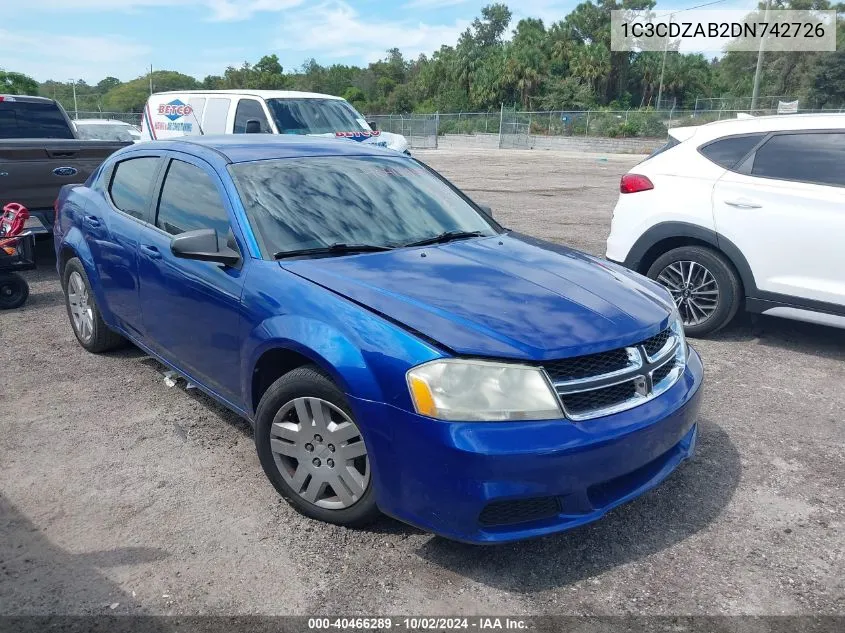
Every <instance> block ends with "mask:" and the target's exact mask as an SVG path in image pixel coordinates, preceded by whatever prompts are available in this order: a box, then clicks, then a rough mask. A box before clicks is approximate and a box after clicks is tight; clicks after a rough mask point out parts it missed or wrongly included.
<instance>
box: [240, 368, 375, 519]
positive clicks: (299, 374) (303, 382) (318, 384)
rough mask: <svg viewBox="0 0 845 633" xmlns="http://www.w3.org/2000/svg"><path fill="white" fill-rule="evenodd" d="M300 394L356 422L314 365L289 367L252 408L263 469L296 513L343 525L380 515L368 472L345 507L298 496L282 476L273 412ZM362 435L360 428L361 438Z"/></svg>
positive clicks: (341, 394) (278, 410)
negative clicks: (274, 447)
mask: <svg viewBox="0 0 845 633" xmlns="http://www.w3.org/2000/svg"><path fill="white" fill-rule="evenodd" d="M304 397H308V398H319V399H322V400H325V401H326V402H328V403H330V404H332V405H334V406H335V407H337V408H338V409H340V410H341V411H342V412H343V413H344V414H345V415H346V416H348V417H349V419H350V420H351V421H352V422H353V423H355V425H356V426H357V422H355V418H354V416H353V414H352V410H351V409H350V407H349V403H348V402H347V400H346V397H345V396H344V394H343V392H342V391H341V390H340V389H338V388H337V386H336V385H335V384H334V382H332V380H331V379H330V378H329V377H328V376H326V375H325V374H324V373H323V372H322V371H321V370H320V369H319V368H318V367H315V366H313V365H306V366H303V367H298V368H296V369H293V370H291V371H290V372H288V373H286V374H284V375H283V376H282V377H281V378H279V379H278V380H276V382H274V383H273V384H272V385H270V387H269V388H268V389H267V391H266V392H265V393H264V395H263V396H262V398H261V402H260V403H259V405H258V409H257V411H256V416H255V418H256V419H255V447H256V450H257V451H258V459H259V461H260V462H261V467H262V468H263V469H264V473H265V474H266V475H267V478H268V479H269V480H270V482H271V483H272V484H273V486H274V487H275V488H276V490H277V491H278V492H279V494H280V495H282V497H284V498H285V500H286V501H287V502H288V503H289V504H290V505H291V506H293V508H294V509H295V510H296V511H297V512H299V513H300V514H303V515H305V516H307V517H310V518H312V519H317V520H319V521H324V522H326V523H334V524H336V525H343V526H346V527H361V526H364V525H366V524H368V523H371V522H372V521H374V520H375V519H377V518H378V517H379V516H380V515H381V513H380V512H379V509H378V507H377V506H376V501H375V492H374V490H373V489H374V483H373V480H372V476H370V477H369V484H368V486H367V488H366V490H365V491H364V493H363V494H362V495H361V497H360V498H359V499H358V500H357V501H355V502H354V503H353V504H352V505H350V506H349V507H345V508H341V509H328V508H323V507H320V506H317V505H314V504H313V503H311V502H309V501H307V500H306V499H304V498H303V497H302V496H300V494H299V492H298V491H295V490H294V489H293V488H292V487H291V486H290V485H289V484H288V482H287V481H286V480H285V478H284V477H283V476H282V474H281V472H280V470H279V466H278V465H277V462H276V459H275V458H274V455H273V451H272V450H271V428H272V426H273V423H274V421H275V419H276V416H277V414H279V413H280V412H281V411H282V410H283V408H284V407H285V406H286V405H288V404H289V403H291V402H292V401H293V400H295V399H297V398H304ZM359 430H360V428H359ZM363 439H364V438H363V432H361V440H362V441H363ZM299 468H301V466H299Z"/></svg>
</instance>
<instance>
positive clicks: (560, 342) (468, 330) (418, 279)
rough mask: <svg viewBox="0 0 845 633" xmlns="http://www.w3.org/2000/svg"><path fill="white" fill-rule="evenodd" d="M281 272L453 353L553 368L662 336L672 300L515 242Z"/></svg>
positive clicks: (552, 248) (595, 264)
mask: <svg viewBox="0 0 845 633" xmlns="http://www.w3.org/2000/svg"><path fill="white" fill-rule="evenodd" d="M280 265H281V266H282V267H283V268H285V269H287V270H289V271H290V272H293V273H295V274H297V275H299V276H301V277H304V278H305V279H308V280H310V281H312V282H314V283H316V284H319V285H320V286H323V287H325V288H327V289H329V290H331V291H333V292H335V293H337V294H339V295H341V296H343V297H346V298H347V299H350V300H351V301H354V302H356V303H358V304H359V305H361V306H363V307H365V308H366V309H368V310H371V311H373V312H375V313H378V314H381V315H382V316H384V317H386V318H387V319H389V320H391V321H394V322H396V323H399V324H401V325H402V326H404V327H405V328H407V329H408V330H410V331H412V332H415V333H417V334H419V335H422V336H423V337H424V338H427V339H429V340H431V341H434V342H436V343H437V344H439V345H440V346H442V347H444V348H446V349H447V350H448V351H451V352H453V353H455V354H460V355H467V356H484V357H494V358H512V359H521V360H533V361H540V360H550V359H555V358H567V357H571V356H579V355H582V354H591V353H595V352H601V351H606V350H608V349H614V348H616V347H622V346H624V345H628V344H631V343H634V342H638V341H641V340H644V339H646V338H648V337H650V336H652V335H654V334H656V333H658V332H659V331H661V329H663V328H664V327H666V325H667V323H668V319H669V315H670V312H671V303H670V301H669V300H668V299H667V294H666V293H665V291H663V290H662V289H661V288H660V287H659V286H657V285H656V284H655V283H653V282H651V281H649V280H647V279H645V278H643V277H640V276H639V275H634V274H633V273H630V272H628V271H626V270H624V269H622V268H621V267H618V266H616V265H615V264H610V263H608V262H605V261H603V260H599V259H597V258H593V257H590V256H588V255H585V254H583V253H579V252H577V251H573V250H570V249H568V248H565V247H561V246H557V245H554V244H550V243H547V242H543V241H540V240H535V239H533V238H530V237H527V236H521V235H517V234H513V233H510V234H507V235H498V236H495V237H489V238H481V239H473V240H465V241H457V242H451V243H448V244H444V245H440V246H427V247H422V248H401V249H396V250H393V251H386V252H383V253H368V254H361V255H351V256H344V257H327V258H319V259H301V260H296V261H284V262H280Z"/></svg>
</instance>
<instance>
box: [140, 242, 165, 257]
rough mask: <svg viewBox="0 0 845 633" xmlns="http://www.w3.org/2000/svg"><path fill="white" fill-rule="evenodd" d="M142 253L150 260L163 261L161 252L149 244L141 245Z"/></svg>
mask: <svg viewBox="0 0 845 633" xmlns="http://www.w3.org/2000/svg"><path fill="white" fill-rule="evenodd" d="M140 248H141V252H142V253H144V255H146V256H147V257H149V258H150V259H161V252H160V251H159V250H158V249H157V248H156V247H155V246H150V245H149V244H141V247H140Z"/></svg>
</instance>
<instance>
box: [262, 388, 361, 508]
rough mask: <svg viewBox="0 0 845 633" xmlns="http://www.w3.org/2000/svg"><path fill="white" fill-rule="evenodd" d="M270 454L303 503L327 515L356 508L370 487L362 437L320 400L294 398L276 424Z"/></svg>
mask: <svg viewBox="0 0 845 633" xmlns="http://www.w3.org/2000/svg"><path fill="white" fill-rule="evenodd" d="M270 450H271V451H272V453H273V460H274V461H275V463H276V468H278V470H279V473H280V474H281V475H282V477H283V478H284V480H285V482H286V483H287V484H288V485H289V486H290V487H291V488H292V489H293V491H294V492H295V493H296V494H298V495H299V496H300V497H302V498H303V499H304V500H305V501H308V502H309V503H311V504H313V505H315V506H319V507H321V508H326V509H329V510H342V509H344V508H348V507H350V506H351V505H353V504H355V503H356V502H357V501H358V500H359V499H361V497H363V495H364V493H365V492H366V491H367V488H368V487H369V485H370V462H369V457H368V456H367V448H366V446H365V445H364V440H363V438H362V437H361V431H360V430H359V429H358V427H357V426H356V425H355V423H354V422H353V421H352V420H351V419H350V417H349V416H348V415H347V414H346V413H344V412H343V411H342V410H341V409H339V408H338V407H336V406H335V405H333V404H332V403H331V402H328V401H326V400H323V399H321V398H295V399H294V400H291V401H290V402H288V403H286V404H285V405H284V406H283V407H282V408H281V409H279V412H278V413H277V414H276V416H275V417H274V419H273V425H272V427H271V429H270Z"/></svg>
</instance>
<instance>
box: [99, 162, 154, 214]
mask: <svg viewBox="0 0 845 633" xmlns="http://www.w3.org/2000/svg"><path fill="white" fill-rule="evenodd" d="M158 161H159V158H158V157H157V156H142V157H141V158H130V159H129V160H124V161H121V162H119V163H118V164H117V166H116V167H115V168H114V174H113V175H112V179H111V185H110V186H109V195H110V196H111V200H112V203H113V204H114V206H115V207H117V208H118V209H120V210H121V211H123V212H124V213H127V214H129V215H131V216H132V217H135V218H138V219H143V218H144V215H145V213H146V211H147V208H148V207H149V205H150V199H151V197H152V184H153V181H154V180H155V174H156V169H158Z"/></svg>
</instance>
